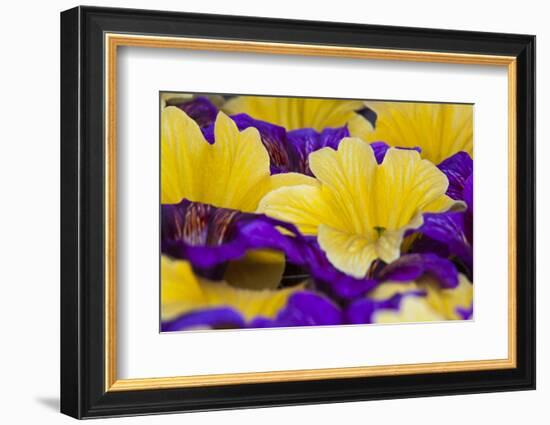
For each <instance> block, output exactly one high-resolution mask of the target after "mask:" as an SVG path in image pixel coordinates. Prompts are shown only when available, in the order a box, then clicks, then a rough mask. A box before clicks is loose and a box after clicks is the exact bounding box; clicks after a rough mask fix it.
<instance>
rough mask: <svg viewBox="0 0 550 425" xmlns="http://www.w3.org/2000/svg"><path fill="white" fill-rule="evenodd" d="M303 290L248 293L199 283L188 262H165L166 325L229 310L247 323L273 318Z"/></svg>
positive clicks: (164, 296) (244, 290)
mask: <svg viewBox="0 0 550 425" xmlns="http://www.w3.org/2000/svg"><path fill="white" fill-rule="evenodd" d="M298 290H300V287H299V286H298V287H293V288H286V289H280V290H274V291H271V290H262V291H257V290H247V289H239V288H235V287H233V286H230V285H228V284H227V283H225V282H210V281H207V280H204V279H200V280H199V279H198V278H197V277H196V276H195V275H194V274H193V273H192V271H191V267H190V264H189V263H187V262H186V261H181V260H171V259H168V258H167V257H164V256H163V257H162V259H161V300H162V313H161V316H162V321H163V322H165V321H169V320H173V319H174V318H175V317H178V316H183V315H186V314H188V313H190V312H195V311H199V310H204V309H210V308H218V307H229V308H233V309H235V310H236V311H238V312H239V313H240V314H241V315H242V316H243V317H244V319H245V320H247V321H248V320H251V319H252V318H254V317H256V316H262V317H268V318H273V317H275V316H276V315H277V313H278V312H279V311H280V310H281V309H282V308H283V307H284V306H285V305H286V302H287V299H288V297H289V296H290V295H291V294H293V293H294V292H296V291H298Z"/></svg>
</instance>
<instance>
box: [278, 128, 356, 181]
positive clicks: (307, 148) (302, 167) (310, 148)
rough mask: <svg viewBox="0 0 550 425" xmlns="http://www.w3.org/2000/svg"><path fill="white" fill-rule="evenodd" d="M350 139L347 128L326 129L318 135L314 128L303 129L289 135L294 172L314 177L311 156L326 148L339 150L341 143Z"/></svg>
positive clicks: (290, 132)
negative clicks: (310, 161) (345, 139)
mask: <svg viewBox="0 0 550 425" xmlns="http://www.w3.org/2000/svg"><path fill="white" fill-rule="evenodd" d="M345 137H349V131H348V129H347V127H339V128H325V129H324V130H323V131H322V132H321V133H318V132H317V131H315V130H314V129H312V128H302V129H298V130H293V131H289V132H288V133H287V141H288V148H289V150H290V152H291V157H292V158H293V160H292V162H293V170H294V171H296V172H298V173H304V174H307V175H312V173H311V170H310V168H309V154H310V153H312V152H315V151H317V150H319V149H322V148H324V147H330V148H333V149H337V148H338V145H339V144H340V141H341V140H342V139H343V138H345Z"/></svg>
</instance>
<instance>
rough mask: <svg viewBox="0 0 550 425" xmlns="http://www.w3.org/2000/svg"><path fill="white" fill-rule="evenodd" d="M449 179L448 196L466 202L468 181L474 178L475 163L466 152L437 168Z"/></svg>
mask: <svg viewBox="0 0 550 425" xmlns="http://www.w3.org/2000/svg"><path fill="white" fill-rule="evenodd" d="M437 167H438V168H439V169H440V170H441V171H443V173H445V175H446V176H447V178H448V179H449V188H448V189H447V195H448V196H449V197H451V198H453V199H456V200H464V187H465V184H466V180H467V179H468V178H470V177H471V176H472V173H473V171H474V162H473V161H472V158H470V155H468V154H467V153H466V152H458V153H455V154H454V155H453V156H451V157H449V158H447V159H446V160H444V161H443V162H441V163H440V164H439V165H438V166H437Z"/></svg>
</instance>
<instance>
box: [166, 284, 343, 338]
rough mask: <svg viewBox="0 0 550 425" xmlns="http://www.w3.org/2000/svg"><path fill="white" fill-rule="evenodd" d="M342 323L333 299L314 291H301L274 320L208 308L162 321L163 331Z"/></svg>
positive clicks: (235, 311)
mask: <svg viewBox="0 0 550 425" xmlns="http://www.w3.org/2000/svg"><path fill="white" fill-rule="evenodd" d="M342 323H343V313H342V310H341V309H340V307H338V306H337V305H336V304H334V303H333V302H332V301H331V300H329V299H328V298H326V297H325V296H323V295H321V294H317V293H314V292H311V291H299V292H296V293H294V294H293V295H291V296H290V297H289V298H288V301H287V304H286V306H285V307H284V308H283V309H282V310H281V311H279V313H277V315H276V317H274V318H268V317H263V316H257V317H254V318H252V319H251V320H249V321H247V320H246V319H245V318H244V317H243V315H242V314H241V313H240V312H239V311H237V310H236V309H234V308H231V307H216V308H207V309H200V310H195V311H191V312H189V313H185V314H183V315H181V316H179V317H176V318H175V319H172V320H169V321H165V322H162V324H161V331H162V332H173V331H183V330H186V329H193V328H195V329H197V328H198V329H201V328H207V329H235V328H274V327H291V326H326V325H339V324H342Z"/></svg>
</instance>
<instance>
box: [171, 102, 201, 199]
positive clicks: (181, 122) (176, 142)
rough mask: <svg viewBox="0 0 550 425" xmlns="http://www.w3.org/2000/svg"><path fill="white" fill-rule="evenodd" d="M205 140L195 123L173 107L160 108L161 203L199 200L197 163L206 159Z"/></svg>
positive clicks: (199, 183) (199, 178) (199, 182)
mask: <svg viewBox="0 0 550 425" xmlns="http://www.w3.org/2000/svg"><path fill="white" fill-rule="evenodd" d="M207 146H208V145H207V143H206V142H205V140H204V138H203V137H202V133H201V131H200V128H199V126H198V125H197V123H195V121H193V120H192V119H191V118H189V117H188V116H187V115H186V114H185V113H184V112H182V111H181V110H179V109H178V108H176V107H175V106H169V107H167V108H165V109H164V110H163V111H162V131H161V182H162V187H161V202H162V203H163V204H174V203H177V202H179V201H181V200H182V199H183V198H188V199H194V200H200V198H202V194H203V183H204V178H203V176H201V174H202V173H200V171H201V170H200V169H199V168H197V166H196V165H197V164H201V163H203V162H204V161H205V160H206V155H207Z"/></svg>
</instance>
